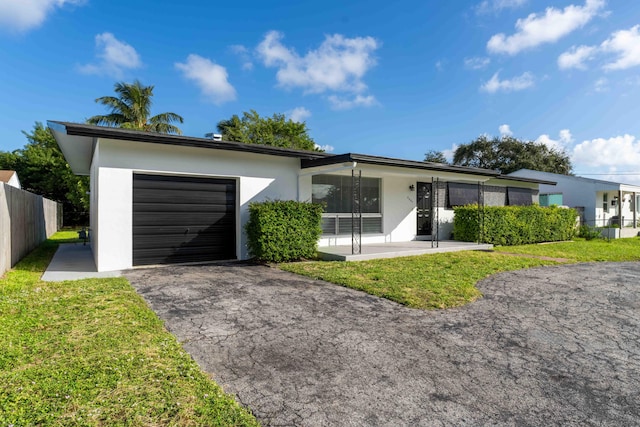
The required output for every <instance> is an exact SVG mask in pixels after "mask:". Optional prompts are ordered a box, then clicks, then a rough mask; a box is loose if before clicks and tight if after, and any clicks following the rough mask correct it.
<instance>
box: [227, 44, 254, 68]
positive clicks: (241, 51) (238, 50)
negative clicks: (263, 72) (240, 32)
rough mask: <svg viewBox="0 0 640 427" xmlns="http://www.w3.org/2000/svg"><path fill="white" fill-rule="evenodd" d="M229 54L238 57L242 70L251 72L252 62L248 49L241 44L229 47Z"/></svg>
mask: <svg viewBox="0 0 640 427" xmlns="http://www.w3.org/2000/svg"><path fill="white" fill-rule="evenodd" d="M230 49H231V52H233V53H234V54H236V55H238V57H239V58H240V60H241V61H242V69H243V70H247V71H251V70H253V62H252V61H251V55H250V54H249V49H247V48H246V47H245V46H243V45H241V44H234V45H231V46H230Z"/></svg>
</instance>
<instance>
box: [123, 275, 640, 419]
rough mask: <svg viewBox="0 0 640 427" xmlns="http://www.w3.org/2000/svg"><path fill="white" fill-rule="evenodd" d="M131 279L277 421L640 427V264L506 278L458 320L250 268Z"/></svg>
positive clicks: (203, 358)
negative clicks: (638, 426)
mask: <svg viewBox="0 0 640 427" xmlns="http://www.w3.org/2000/svg"><path fill="white" fill-rule="evenodd" d="M125 275H126V277H127V278H128V279H129V280H130V281H131V283H132V284H133V286H134V287H135V288H136V289H137V290H138V292H139V293H140V294H142V296H143V297H144V298H145V299H146V300H147V301H148V302H149V304H150V305H151V307H152V308H153V309H154V310H155V311H156V312H157V313H158V315H159V316H160V318H162V319H163V320H164V322H165V325H166V327H167V328H168V329H169V330H170V331H171V332H172V333H174V334H175V335H176V336H177V337H178V339H179V340H180V341H181V343H182V344H183V346H184V348H185V349H186V350H187V351H188V352H189V353H190V354H191V355H192V356H193V358H194V359H195V360H196V361H197V362H198V363H199V364H200V366H202V367H203V368H204V369H205V370H206V371H207V372H210V373H211V374H212V375H213V377H214V378H215V380H216V381H217V382H218V383H219V384H221V385H222V386H223V387H224V389H225V390H226V391H227V392H230V393H234V394H235V395H236V396H237V397H238V399H239V401H240V402H242V403H243V404H245V405H247V406H248V407H249V408H250V409H251V410H252V411H253V413H254V414H255V415H256V416H257V417H258V419H259V420H260V421H261V422H262V424H263V425H264V426H372V427H376V426H380V427H382V426H385V427H386V426H394V427H395V426H412V427H413V426H485V425H491V426H632V425H636V426H637V425H640V386H639V384H640V332H639V331H640V314H639V313H640V279H639V278H640V263H594V264H576V265H563V266H554V267H545V268H534V269H529V270H521V271H516V272H509V273H502V274H499V275H496V276H493V277H490V278H488V279H486V280H484V281H482V282H480V283H479V284H478V287H479V289H480V290H481V291H482V293H483V295H484V298H482V299H480V300H478V301H476V302H474V303H472V304H469V305H466V306H464V307H461V308H458V309H451V310H445V311H422V310H414V309H409V308H407V307H403V306H400V305H398V304H396V303H393V302H391V301H388V300H385V299H381V298H376V297H373V296H371V295H367V294H365V293H363V292H358V291H355V290H352V289H347V288H343V287H340V286H337V285H332V284H329V283H326V282H322V281H318V280H312V279H309V278H305V277H300V276H296V275H293V274H290V273H286V272H283V271H280V270H277V269H273V268H268V267H263V266H251V265H243V264H241V263H236V264H227V265H222V264H221V265H208V266H171V267H163V268H155V269H136V270H130V271H127V272H125Z"/></svg>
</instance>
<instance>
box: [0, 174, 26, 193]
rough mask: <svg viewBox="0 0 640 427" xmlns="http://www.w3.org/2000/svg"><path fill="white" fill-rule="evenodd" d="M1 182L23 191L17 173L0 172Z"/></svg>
mask: <svg viewBox="0 0 640 427" xmlns="http://www.w3.org/2000/svg"><path fill="white" fill-rule="evenodd" d="M0 182H4V183H5V184H7V185H10V186H11V187H14V188H17V189H18V190H20V189H22V186H21V185H20V180H19V179H18V174H17V173H16V171H9V170H0Z"/></svg>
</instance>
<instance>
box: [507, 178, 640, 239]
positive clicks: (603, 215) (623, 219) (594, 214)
mask: <svg viewBox="0 0 640 427" xmlns="http://www.w3.org/2000/svg"><path fill="white" fill-rule="evenodd" d="M509 176H516V177H519V178H533V179H539V180H549V181H555V182H556V183H557V184H556V185H554V186H549V185H547V184H544V183H543V184H541V185H540V194H549V195H551V194H558V193H561V194H562V203H563V204H564V205H565V206H569V207H572V208H576V209H577V210H578V212H580V214H581V215H580V216H581V218H580V219H581V221H582V223H583V224H587V225H590V226H597V227H604V226H611V225H618V226H621V229H622V230H621V236H622V237H625V236H626V237H631V236H635V235H637V234H638V233H637V232H638V230H636V228H637V227H638V220H639V219H640V186H637V185H629V184H621V183H619V182H612V181H603V180H600V179H592V178H584V177H581V176H570V175H560V174H556V173H550V172H540V171H534V170H530V169H520V170H518V171H515V172H512V173H511V174H509ZM625 229H626V230H625Z"/></svg>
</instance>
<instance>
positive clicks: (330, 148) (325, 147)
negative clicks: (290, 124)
mask: <svg viewBox="0 0 640 427" xmlns="http://www.w3.org/2000/svg"><path fill="white" fill-rule="evenodd" d="M314 146H315V148H316V149H320V150H322V151H324V152H327V153H331V152H332V151H333V150H335V147H334V146H333V145H329V144H325V145H318V144H314Z"/></svg>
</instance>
